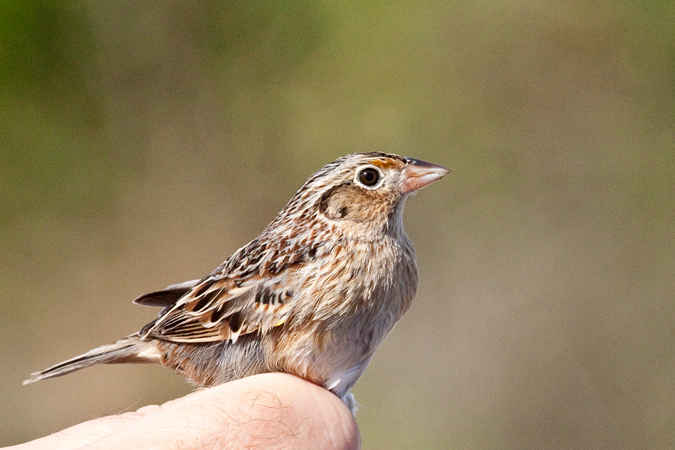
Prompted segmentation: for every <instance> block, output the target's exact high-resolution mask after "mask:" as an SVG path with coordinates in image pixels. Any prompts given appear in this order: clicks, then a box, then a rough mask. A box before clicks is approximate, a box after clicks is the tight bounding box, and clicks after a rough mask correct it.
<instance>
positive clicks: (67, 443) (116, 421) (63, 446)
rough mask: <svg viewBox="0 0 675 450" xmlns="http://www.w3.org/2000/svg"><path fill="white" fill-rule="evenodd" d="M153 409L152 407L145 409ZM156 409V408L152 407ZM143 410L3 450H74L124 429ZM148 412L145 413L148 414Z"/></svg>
mask: <svg viewBox="0 0 675 450" xmlns="http://www.w3.org/2000/svg"><path fill="white" fill-rule="evenodd" d="M146 408H153V407H146ZM154 408H158V406H154ZM144 409H145V408H143V409H141V410H139V411H138V412H129V413H124V414H120V415H116V416H107V417H101V418H99V419H94V420H90V421H88V422H83V423H80V424H77V425H74V426H72V427H70V428H67V429H65V430H62V431H59V432H57V433H54V434H52V435H49V436H46V437H43V438H40V439H36V440H34V441H31V442H27V443H25V444H21V445H16V446H13V447H6V448H5V449H3V450H10V449H11V450H42V449H45V448H49V449H53V450H74V449H79V448H81V447H83V446H85V445H86V444H88V443H90V442H93V441H95V440H97V439H99V438H101V437H102V436H106V435H108V434H110V433H112V432H114V431H117V430H119V429H120V428H123V427H125V426H126V425H128V424H129V423H131V422H132V421H133V420H136V419H137V418H138V417H142V416H143V415H145V414H146V412H145V411H144ZM149 411H150V410H148V411H147V412H149Z"/></svg>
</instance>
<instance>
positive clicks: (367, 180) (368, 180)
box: [359, 167, 380, 186]
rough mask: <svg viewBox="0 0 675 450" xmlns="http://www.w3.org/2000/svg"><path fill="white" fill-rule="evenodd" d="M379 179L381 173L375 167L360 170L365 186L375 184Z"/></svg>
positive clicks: (360, 178) (361, 180) (360, 177)
mask: <svg viewBox="0 0 675 450" xmlns="http://www.w3.org/2000/svg"><path fill="white" fill-rule="evenodd" d="M379 180H380V173H379V172H378V171H377V170H375V169H373V168H370V167H369V168H367V169H363V170H362V171H361V172H359V181H360V182H361V184H363V185H364V186H375V185H376V184H377V182H378V181H379Z"/></svg>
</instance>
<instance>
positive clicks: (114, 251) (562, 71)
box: [0, 0, 675, 449]
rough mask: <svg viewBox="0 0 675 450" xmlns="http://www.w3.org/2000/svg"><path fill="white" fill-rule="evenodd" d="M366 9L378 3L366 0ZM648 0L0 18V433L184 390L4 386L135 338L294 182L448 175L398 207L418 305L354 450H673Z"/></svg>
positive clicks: (664, 32) (108, 8)
mask: <svg viewBox="0 0 675 450" xmlns="http://www.w3.org/2000/svg"><path fill="white" fill-rule="evenodd" d="M385 3H386V4H385ZM674 24H675V4H674V3H673V2H672V1H649V2H647V1H644V2H628V1H603V0H601V1H597V2H587V1H575V0H573V1H571V2H569V1H555V0H552V1H541V2H533V1H523V0H512V1H499V0H496V1H493V2H468V1H459V2H448V1H442V0H435V1H434V0H429V1H421V2H420V1H403V0H401V1H393V2H359V1H349V0H347V1H341V2H318V1H310V0H296V1H267V0H261V1H243V2H218V1H206V2H200V3H199V4H196V3H195V2H187V1H172V2H117V1H113V2H95V1H65V2H64V1H46V2H45V1H42V0H41V1H38V0H30V1H16V0H7V1H4V2H2V5H0V291H1V292H2V294H0V305H1V306H2V311H3V313H2V314H1V315H0V333H1V338H0V358H1V360H2V364H0V404H1V405H2V406H1V407H0V445H8V444H15V443H19V442H22V441H25V440H28V439H32V438H36V437H39V436H42V435H45V434H48V433H51V432H54V431H57V430H59V429H61V428H64V427H67V426H69V425H72V424H75V423H77V422H79V421H83V420H87V419H91V418H94V417H98V416H101V415H106V414H114V413H118V412H121V411H127V410H135V409H137V408H139V407H141V406H143V405H146V404H151V403H161V402H164V401H167V400H169V399H172V398H175V397H176V396H180V395H183V394H185V393H187V392H189V391H190V387H189V386H188V385H187V384H186V383H184V382H183V381H182V379H181V378H180V377H178V376H176V375H173V374H172V373H171V372H170V371H169V370H166V369H163V368H161V367H155V366H103V367H96V368H92V369H88V370H86V371H82V372H79V373H76V374H73V375H69V376H67V377H65V378H60V379H56V380H49V381H45V382H40V383H38V384H34V385H30V386H25V387H24V386H22V385H21V381H22V380H23V379H25V378H26V377H27V376H28V375H29V373H30V372H32V371H36V370H39V369H43V368H45V367H47V366H49V365H51V364H53V363H56V362H59V361H61V360H63V359H66V358H69V357H72V356H75V355H77V354H79V353H82V352H84V351H86V350H89V349H90V348H92V347H95V346H98V345H100V344H104V343H108V342H111V341H114V340H116V339H117V338H120V337H122V336H125V335H127V334H130V333H132V332H134V331H136V330H138V329H139V328H140V327H141V326H142V325H144V324H145V323H146V322H147V321H149V320H151V319H152V318H153V317H154V316H155V314H156V313H157V311H156V310H153V309H151V308H143V307H140V306H134V305H132V304H131V303H130V301H131V299H133V298H134V297H136V296H137V295H140V294H143V293H145V292H148V291H151V290H154V289H158V288H162V287H164V286H166V285H168V284H171V283H176V282H181V281H185V280H189V279H193V278H198V277H201V276H203V275H205V274H207V273H208V272H210V271H211V270H212V269H214V268H215V267H216V266H217V265H218V264H219V263H220V262H222V260H224V259H225V258H226V257H227V256H229V255H230V254H231V253H232V252H233V251H234V250H236V249H237V248H238V247H240V246H242V245H243V244H245V243H246V242H248V240H250V239H252V238H253V237H255V236H256V235H257V234H258V232H260V231H261V230H262V229H263V228H264V226H265V225H266V224H267V223H268V222H269V221H270V220H271V219H272V218H273V216H274V215H275V214H276V213H277V212H278V211H279V210H280V209H281V208H282V207H283V205H284V204H285V202H286V201H287V200H288V199H290V197H291V196H292V194H293V193H294V192H295V191H296V189H297V188H298V187H299V186H300V185H301V184H302V183H303V182H304V180H305V179H306V178H307V177H308V176H309V175H310V174H311V173H312V172H314V171H315V170H316V169H318V168H319V167H321V166H322V165H324V164H325V163H328V162H330V161H332V160H333V159H335V158H336V157H338V156H341V155H343V154H346V153H350V152H354V151H370V150H379V151H391V152H396V153H400V154H404V155H408V156H414V157H416V158H421V159H425V160H429V161H432V162H435V163H438V164H442V165H445V166H447V167H449V168H451V169H453V172H454V173H453V175H452V176H450V177H447V178H445V179H444V180H442V181H441V182H439V183H437V184H435V185H433V186H432V187H430V188H428V189H425V190H424V191H423V192H422V193H420V194H419V195H418V196H416V197H415V198H413V199H411V200H410V201H409V202H408V204H407V207H406V227H407V230H408V234H409V235H410V237H411V238H412V240H413V241H414V242H415V243H416V247H417V252H418V259H419V269H420V276H421V280H420V281H421V283H420V289H419V293H418V297H417V299H416V301H415V303H414V305H413V308H412V309H411V310H410V312H409V313H408V315H407V316H406V317H405V319H404V320H403V321H402V322H401V323H400V324H399V325H398V327H397V328H396V329H395V331H394V332H393V334H392V335H391V336H390V337H389V338H388V339H387V341H386V342H385V344H384V345H383V347H382V348H381V349H380V351H379V353H378V354H377V355H376V357H375V359H374V360H373V362H372V364H371V366H370V368H369V370H368V371H367V372H366V374H365V376H364V377H363V378H362V379H361V381H360V382H359V383H358V384H357V386H356V389H355V394H356V397H357V399H358V400H359V401H360V403H362V405H363V409H362V411H361V412H360V413H359V415H358V422H359V425H360V428H361V433H362V436H363V447H364V448H365V449H393V448H396V449H422V448H423V449H446V448H453V449H454V448H457V449H459V448H461V449H590V448H592V449H672V448H675V298H674V297H675V289H674V288H675V281H674V278H675V277H674V273H675V245H674V244H675V242H674V241H675V239H674V234H675V233H674V226H673V219H675V217H674V216H675V195H674V194H675V192H674V191H675V164H674V162H675V25H674Z"/></svg>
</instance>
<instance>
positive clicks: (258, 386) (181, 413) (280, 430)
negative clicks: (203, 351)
mask: <svg viewBox="0 0 675 450" xmlns="http://www.w3.org/2000/svg"><path fill="white" fill-rule="evenodd" d="M45 448H50V449H54V450H74V449H86V450H110V449H143V450H154V449H158V450H159V449H162V450H197V449H209V450H221V449H228V450H230V449H231V450H234V449H263V448H264V449H281V448H283V449H286V450H292V449H306V448H321V449H335V450H337V449H340V450H342V449H358V448H360V437H359V431H358V427H357V425H356V421H355V420H354V417H353V416H352V414H351V412H350V411H349V409H348V408H347V407H346V406H345V404H344V403H343V402H342V401H341V400H340V399H339V398H338V397H337V396H335V395H334V394H333V393H331V392H329V391H327V390H326V389H324V388H322V387H320V386H317V385H315V384H312V383H310V382H308V381H305V380H303V379H300V378H297V377H294V376H292V375H287V374H281V373H268V374H261V375H255V376H252V377H247V378H242V379H240V380H236V381H233V382H230V383H225V384H222V385H219V386H216V387H213V388H210V389H202V390H198V391H196V392H193V393H191V394H189V395H187V396H185V397H182V398H179V399H176V400H172V401H170V402H167V403H165V404H163V405H161V406H157V405H152V406H145V407H143V408H141V409H139V410H138V411H136V412H129V413H124V414H120V415H116V416H108V417H101V418H99V419H95V420H91V421H88V422H84V423H81V424H78V425H75V426H73V427H70V428H68V429H66V430H63V431H60V432H58V433H54V434H52V435H51V436H47V437H44V438H40V439H37V440H35V441H31V442H27V443H25V444H21V445H17V446H14V447H7V448H6V449H5V450H9V449H11V450H33V449H35V450H37V449H45Z"/></svg>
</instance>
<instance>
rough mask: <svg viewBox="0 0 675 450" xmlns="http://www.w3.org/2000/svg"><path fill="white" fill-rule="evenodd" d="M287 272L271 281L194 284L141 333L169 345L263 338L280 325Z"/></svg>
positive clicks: (287, 300)
mask: <svg viewBox="0 0 675 450" xmlns="http://www.w3.org/2000/svg"><path fill="white" fill-rule="evenodd" d="M293 272H294V271H293V270H291V269H289V270H285V271H284V272H283V273H280V274H277V276H275V277H274V278H262V277H257V278H255V279H248V280H246V283H245V284H240V283H237V282H236V281H235V280H232V279H229V278H206V279H204V280H202V281H201V282H200V283H198V284H196V285H194V287H193V289H192V290H190V291H189V292H188V293H186V294H185V295H184V296H183V297H182V298H181V299H180V300H178V301H177V302H176V303H175V304H174V305H173V306H172V307H171V308H169V309H167V311H166V312H165V313H164V314H163V315H161V316H160V317H159V318H157V320H155V322H153V323H152V324H151V325H150V326H148V327H147V328H146V329H144V330H143V331H142V332H141V336H142V337H146V336H150V337H154V338H158V339H162V340H167V341H172V342H185V343H199V342H214V341H220V340H231V341H232V342H235V341H236V340H237V338H238V337H239V336H242V335H245V334H249V333H253V332H262V333H266V332H267V331H269V330H270V329H272V328H274V327H275V326H279V325H281V324H282V323H283V322H284V321H285V320H286V315H287V313H288V310H289V303H290V302H291V300H292V297H293V292H292V291H291V290H289V289H288V287H287V286H288V280H289V278H290V277H292V275H293Z"/></svg>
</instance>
